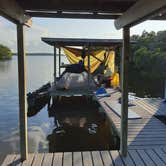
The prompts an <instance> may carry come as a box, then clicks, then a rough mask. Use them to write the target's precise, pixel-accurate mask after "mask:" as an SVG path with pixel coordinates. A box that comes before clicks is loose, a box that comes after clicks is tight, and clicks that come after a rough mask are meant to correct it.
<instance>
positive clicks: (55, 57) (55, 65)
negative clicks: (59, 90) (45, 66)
mask: <svg viewBox="0 0 166 166" xmlns="http://www.w3.org/2000/svg"><path fill="white" fill-rule="evenodd" d="M54 85H56V46H54Z"/></svg>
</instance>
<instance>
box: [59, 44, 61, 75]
mask: <svg viewBox="0 0 166 166" xmlns="http://www.w3.org/2000/svg"><path fill="white" fill-rule="evenodd" d="M60 75H61V47H59V77H60Z"/></svg>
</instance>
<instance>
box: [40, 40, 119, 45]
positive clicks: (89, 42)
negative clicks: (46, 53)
mask: <svg viewBox="0 0 166 166" xmlns="http://www.w3.org/2000/svg"><path fill="white" fill-rule="evenodd" d="M42 41H44V42H45V43H47V44H49V45H51V46H54V45H57V46H86V45H90V46H117V45H120V44H122V39H80V38H42Z"/></svg>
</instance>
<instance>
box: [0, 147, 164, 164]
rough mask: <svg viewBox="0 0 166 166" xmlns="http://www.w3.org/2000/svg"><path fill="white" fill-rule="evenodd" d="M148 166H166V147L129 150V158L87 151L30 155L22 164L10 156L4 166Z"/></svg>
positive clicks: (116, 153)
mask: <svg viewBox="0 0 166 166" xmlns="http://www.w3.org/2000/svg"><path fill="white" fill-rule="evenodd" d="M7 165H12V166H53V165H56V166H62V165H63V166H146V165H151V166H155V165H159V166H164V165H166V147H162V148H149V149H147V150H145V149H144V150H128V155H127V157H122V156H121V155H120V152H119V151H117V150H114V151H91V152H90V151H86V152H64V153H45V154H42V153H41V154H29V158H28V160H26V161H24V162H23V163H21V162H20V155H8V156H7V157H6V159H5V160H4V162H3V164H2V166H7Z"/></svg>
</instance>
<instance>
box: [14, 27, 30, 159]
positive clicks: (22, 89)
mask: <svg viewBox="0 0 166 166" xmlns="http://www.w3.org/2000/svg"><path fill="white" fill-rule="evenodd" d="M17 47H18V48H17V50H18V89H19V122H20V124H19V126H20V153H21V160H22V161H23V160H26V159H27V157H28V141H27V99H26V65H25V48H24V27H23V25H22V24H17Z"/></svg>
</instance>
